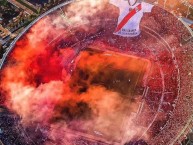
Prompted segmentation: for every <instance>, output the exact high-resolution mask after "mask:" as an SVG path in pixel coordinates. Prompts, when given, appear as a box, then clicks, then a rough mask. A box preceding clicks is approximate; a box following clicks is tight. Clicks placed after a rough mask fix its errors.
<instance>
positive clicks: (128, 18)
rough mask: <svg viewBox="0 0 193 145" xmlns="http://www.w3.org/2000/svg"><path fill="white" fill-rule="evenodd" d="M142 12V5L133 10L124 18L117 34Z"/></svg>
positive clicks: (117, 29)
mask: <svg viewBox="0 0 193 145" xmlns="http://www.w3.org/2000/svg"><path fill="white" fill-rule="evenodd" d="M140 10H141V4H139V5H137V6H136V7H135V8H134V9H133V10H131V11H130V12H129V13H128V14H127V15H126V16H125V17H124V18H123V20H122V21H121V22H120V23H119V24H118V26H117V28H116V30H115V33H116V32H118V31H120V30H121V28H123V26H124V25H125V24H126V23H127V22H128V21H129V20H130V19H131V18H132V17H133V16H134V15H135V14H136V13H137V12H138V11H140Z"/></svg>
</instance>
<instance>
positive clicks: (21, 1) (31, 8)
mask: <svg viewBox="0 0 193 145" xmlns="http://www.w3.org/2000/svg"><path fill="white" fill-rule="evenodd" d="M16 1H17V2H19V3H20V4H22V5H24V6H25V7H27V8H29V9H30V10H32V11H33V12H34V13H36V14H38V11H37V10H36V9H34V8H33V7H31V6H30V5H28V4H26V3H25V2H24V1H23V0H16Z"/></svg>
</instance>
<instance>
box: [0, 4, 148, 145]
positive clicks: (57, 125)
mask: <svg viewBox="0 0 193 145" xmlns="http://www.w3.org/2000/svg"><path fill="white" fill-rule="evenodd" d="M104 3H105V2H104V1H99V2H98V1H97V2H93V1H92V2H91V1H88V0H87V2H84V1H81V2H79V7H77V6H76V5H70V6H69V7H68V8H65V9H64V11H67V13H66V16H67V17H69V22H68V23H70V24H71V27H74V28H72V29H71V30H70V31H69V30H68V29H67V27H68V25H67V22H65V21H64V18H63V17H62V16H61V15H55V14H52V15H51V16H48V17H45V18H43V19H41V20H40V21H39V22H38V23H36V24H35V25H34V26H33V27H32V28H31V29H30V30H29V32H27V33H26V34H25V35H24V36H23V37H22V38H20V40H19V41H18V42H17V43H16V45H15V47H14V49H13V51H12V52H11V54H10V55H9V58H8V63H7V64H6V65H5V67H4V68H3V70H2V72H1V75H2V78H1V88H2V90H3V91H5V92H6V103H5V104H6V105H7V106H8V108H9V109H11V110H14V111H15V112H16V113H18V114H19V115H21V117H22V123H23V125H24V126H25V125H26V126H27V125H28V124H30V123H31V122H41V124H42V125H48V126H49V127H50V128H51V131H50V132H49V137H50V138H51V139H53V140H56V141H58V140H59V137H57V135H58V134H60V133H61V132H62V131H64V130H65V129H67V128H68V129H72V130H78V131H80V132H84V133H89V134H92V135H93V134H94V131H96V130H97V131H99V132H100V133H101V134H103V136H104V137H105V138H106V139H108V140H113V141H117V140H119V139H120V138H121V136H122V135H123V133H125V134H124V135H126V137H125V136H124V137H125V138H124V140H125V141H127V140H130V139H131V138H132V137H133V136H140V135H141V132H143V128H142V127H139V126H137V125H136V124H135V123H134V122H133V119H134V117H133V116H132V112H135V113H136V110H137V109H138V105H139V100H140V99H139V96H140V95H138V94H136V92H135V91H134V89H135V88H136V87H141V83H142V82H141V81H142V80H143V77H142V76H141V75H144V74H145V73H146V71H147V70H146V69H147V68H148V67H149V64H150V63H149V61H147V60H145V59H139V58H137V57H131V56H129V57H128V56H125V55H122V54H119V53H118V54H117V53H112V52H110V56H108V55H109V53H106V54H105V52H103V51H100V50H99V51H98V50H94V51H93V50H92V51H91V52H90V51H89V50H87V51H81V52H79V53H78V50H79V49H85V48H87V47H89V46H91V45H90V43H91V42H93V44H95V43H94V42H96V41H95V40H94V39H93V40H87V41H82V40H85V39H86V38H87V37H89V36H90V35H92V34H95V33H98V32H100V31H99V30H100V29H102V28H103V27H104V25H103V23H101V26H100V27H99V28H98V25H97V23H95V24H96V26H94V27H91V26H90V24H91V21H90V17H91V16H93V15H94V16H95V15H98V13H99V11H100V10H101V9H103V8H104V6H105V5H103V4H104ZM80 5H81V9H83V10H82V11H81V12H82V13H80ZM88 7H89V8H92V9H89V8H88ZM88 10H89V11H88ZM57 13H60V11H57ZM80 20H81V23H82V24H80ZM98 23H99V22H98ZM83 24H84V25H83ZM108 27H111V26H110V25H109V26H108ZM96 28H97V29H96ZM89 30H90V31H89ZM106 33H107V34H108V33H109V32H108V31H107V32H106ZM78 40H81V42H82V43H87V42H88V41H89V42H88V44H86V45H85V47H83V48H82V47H80V46H81V44H82V43H81V44H78V43H77V42H79V41H78ZM90 41H91V42H90ZM101 43H102V41H101ZM73 44H74V45H73ZM75 44H76V45H75ZM102 44H103V47H105V48H108V47H109V48H110V49H111V50H112V49H115V50H116V51H117V50H118V48H116V47H115V48H113V47H110V46H109V45H108V43H107V42H106V43H102ZM79 47H80V48H79ZM98 49H102V48H98ZM79 51H80V50H79ZM148 69H149V68H148ZM113 78H114V79H115V80H121V81H120V82H119V81H118V82H113V81H112V80H113ZM129 78H131V79H129ZM132 81H133V82H132ZM130 83H131V84H134V85H133V86H132V85H127V84H130ZM107 84H108V85H107ZM115 84H116V85H115ZM127 87H128V88H130V90H129V89H127ZM132 96H135V98H132ZM136 98H137V99H136ZM125 114H127V115H131V117H130V119H129V121H128V122H127V128H122V124H124V123H125V122H124V121H123V120H124V117H125ZM143 119H144V120H146V118H143ZM144 122H145V121H144ZM88 128H89V129H88ZM128 130H129V131H128ZM100 133H98V134H100ZM95 135H96V134H95ZM145 135H146V134H145ZM99 137H100V135H99ZM145 137H148V135H146V136H145ZM59 142H60V144H62V143H61V142H63V141H61V140H59Z"/></svg>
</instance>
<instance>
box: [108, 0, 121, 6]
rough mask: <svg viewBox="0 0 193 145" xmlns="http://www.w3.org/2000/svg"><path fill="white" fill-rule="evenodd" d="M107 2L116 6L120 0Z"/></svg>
mask: <svg viewBox="0 0 193 145" xmlns="http://www.w3.org/2000/svg"><path fill="white" fill-rule="evenodd" d="M109 3H111V4H113V5H115V6H116V7H119V6H120V0H109Z"/></svg>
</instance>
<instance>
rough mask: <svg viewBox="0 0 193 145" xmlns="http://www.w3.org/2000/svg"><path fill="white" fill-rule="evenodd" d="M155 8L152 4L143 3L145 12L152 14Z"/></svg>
mask: <svg viewBox="0 0 193 145" xmlns="http://www.w3.org/2000/svg"><path fill="white" fill-rule="evenodd" d="M153 6H154V5H152V4H149V3H145V2H142V9H143V12H151V10H152V8H153Z"/></svg>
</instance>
